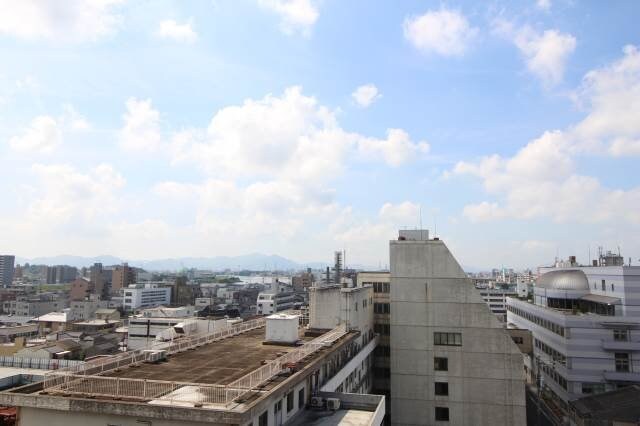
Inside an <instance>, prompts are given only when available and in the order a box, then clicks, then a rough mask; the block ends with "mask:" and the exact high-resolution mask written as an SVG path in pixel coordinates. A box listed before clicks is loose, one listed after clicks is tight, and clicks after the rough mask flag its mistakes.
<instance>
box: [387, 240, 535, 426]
mask: <svg viewBox="0 0 640 426" xmlns="http://www.w3.org/2000/svg"><path fill="white" fill-rule="evenodd" d="M390 257H391V283H390V304H391V312H390V315H391V317H390V318H391V319H390V339H389V340H390V350H391V368H390V369H391V371H390V376H391V423H392V424H393V425H436V424H450V425H492V426H499V425H505V426H507V425H509V426H511V425H524V424H525V422H526V416H525V385H524V375H523V357H522V354H521V352H520V350H519V349H518V347H517V346H516V345H515V343H514V342H513V341H512V339H511V337H510V336H509V334H507V332H506V330H505V328H504V325H503V324H501V323H500V322H499V321H498V319H497V318H496V317H495V315H494V314H493V313H492V312H491V310H490V309H489V308H488V306H487V305H486V303H485V302H484V301H483V300H482V297H481V296H480V294H479V292H478V290H476V288H475V287H474V285H473V283H472V282H471V280H470V279H468V278H467V275H466V274H465V273H464V271H463V270H462V268H461V267H460V265H459V264H458V262H457V261H456V259H455V258H454V257H453V255H452V254H451V252H449V249H448V248H447V246H446V245H445V244H444V242H442V241H440V240H438V239H431V240H430V239H429V238H428V231H426V230H416V231H400V236H399V238H398V240H397V241H391V243H390Z"/></svg>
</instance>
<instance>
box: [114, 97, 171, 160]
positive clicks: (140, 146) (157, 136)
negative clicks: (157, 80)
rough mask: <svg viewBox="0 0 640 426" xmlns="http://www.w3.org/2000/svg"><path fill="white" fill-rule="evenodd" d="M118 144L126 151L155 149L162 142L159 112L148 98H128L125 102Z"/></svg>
mask: <svg viewBox="0 0 640 426" xmlns="http://www.w3.org/2000/svg"><path fill="white" fill-rule="evenodd" d="M125 105H126V108H127V112H126V113H125V114H124V116H123V119H124V127H123V129H122V130H121V132H120V146H121V147H122V148H123V149H125V150H127V151H141V152H143V151H146V152H153V151H156V150H157V149H158V148H159V147H160V145H161V143H162V135H161V132H160V113H159V112H158V111H157V110H155V109H154V108H153V105H152V104H151V100H150V99H146V100H139V99H136V98H129V99H128V100H127V102H126V104H125Z"/></svg>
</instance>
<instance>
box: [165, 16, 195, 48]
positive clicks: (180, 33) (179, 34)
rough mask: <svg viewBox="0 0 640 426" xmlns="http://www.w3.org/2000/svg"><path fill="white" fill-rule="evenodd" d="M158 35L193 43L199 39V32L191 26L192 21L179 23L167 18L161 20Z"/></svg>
mask: <svg viewBox="0 0 640 426" xmlns="http://www.w3.org/2000/svg"><path fill="white" fill-rule="evenodd" d="M156 35H157V36H158V37H160V38H164V39H171V40H175V41H180V42H185V43H193V42H195V41H196V40H197V39H198V34H196V32H195V31H194V30H193V28H192V27H191V22H187V23H185V24H178V23H177V22H176V21H174V20H173V19H166V20H164V21H162V22H160V25H159V27H158V30H157V31H156Z"/></svg>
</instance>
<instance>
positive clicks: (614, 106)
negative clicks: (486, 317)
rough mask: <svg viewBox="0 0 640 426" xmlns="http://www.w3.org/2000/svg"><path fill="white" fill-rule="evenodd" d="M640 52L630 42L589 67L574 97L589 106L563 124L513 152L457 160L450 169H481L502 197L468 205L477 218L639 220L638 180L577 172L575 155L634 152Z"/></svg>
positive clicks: (488, 186)
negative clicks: (626, 182) (603, 179)
mask: <svg viewBox="0 0 640 426" xmlns="http://www.w3.org/2000/svg"><path fill="white" fill-rule="evenodd" d="M639 98H640V54H639V53H638V50H637V49H636V48H635V47H630V46H627V47H625V49H624V57H623V58H622V59H620V60H618V61H615V62H614V63H613V64H611V65H609V66H606V67H603V68H601V69H597V70H594V71H591V72H589V73H587V75H586V76H585V78H584V81H583V84H582V86H581V88H580V90H579V91H578V92H577V94H576V99H577V100H578V101H579V102H580V103H581V104H582V105H585V106H586V107H588V108H589V111H588V113H587V115H586V117H585V118H584V119H583V120H582V121H580V122H579V123H577V124H576V125H574V126H571V127H569V128H567V129H566V130H563V131H560V130H556V131H550V132H545V133H544V134H543V135H542V136H541V137H539V138H538V139H535V140H533V141H531V142H529V143H528V144H527V145H526V146H525V147H523V148H522V149H520V150H519V151H518V152H517V153H516V154H515V155H514V156H513V157H510V158H509V157H502V156H499V155H492V156H488V157H484V158H482V159H481V160H479V161H478V162H474V163H468V162H460V163H458V164H457V165H456V166H455V167H454V169H453V174H458V175H472V176H476V177H478V178H479V179H480V180H481V182H482V184H483V186H484V189H485V190H486V192H487V193H488V194H491V195H493V196H495V197H497V198H498V199H499V200H501V202H487V201H484V202H481V203H479V204H472V205H468V206H466V207H465V209H464V215H465V216H467V217H468V218H469V219H471V220H473V221H484V220H493V219H501V218H506V217H511V218H518V219H530V218H536V217H550V218H552V219H553V220H554V221H556V222H586V223H596V222H597V223H601V222H605V221H614V222H620V223H627V224H628V223H631V224H640V216H638V215H637V214H636V212H637V211H638V210H639V209H640V187H636V188H630V189H627V190H621V189H613V188H607V187H605V186H603V185H602V183H600V181H599V180H598V179H597V178H595V177H591V176H584V175H581V174H579V173H577V166H576V161H575V158H576V156H578V155H584V154H589V155H594V154H595V155H636V154H638V151H637V150H636V146H635V145H634V143H635V142H636V141H638V140H640V124H638V121H637V118H636V117H638V114H639V113H640V102H638V99H639Z"/></svg>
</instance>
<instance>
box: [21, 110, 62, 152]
mask: <svg viewBox="0 0 640 426" xmlns="http://www.w3.org/2000/svg"><path fill="white" fill-rule="evenodd" d="M61 142H62V131H61V129H60V126H59V123H58V122H57V121H56V119H55V118H53V117H51V116H48V115H40V116H38V117H36V118H34V119H33V120H32V121H31V124H30V125H29V127H28V128H27V129H25V130H24V132H23V133H22V134H21V135H19V136H14V137H12V138H11V139H10V140H9V145H10V146H11V148H13V149H14V150H16V151H18V152H24V153H38V154H50V153H52V152H53V151H54V150H55V148H56V147H58V146H59V145H60V143H61Z"/></svg>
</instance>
